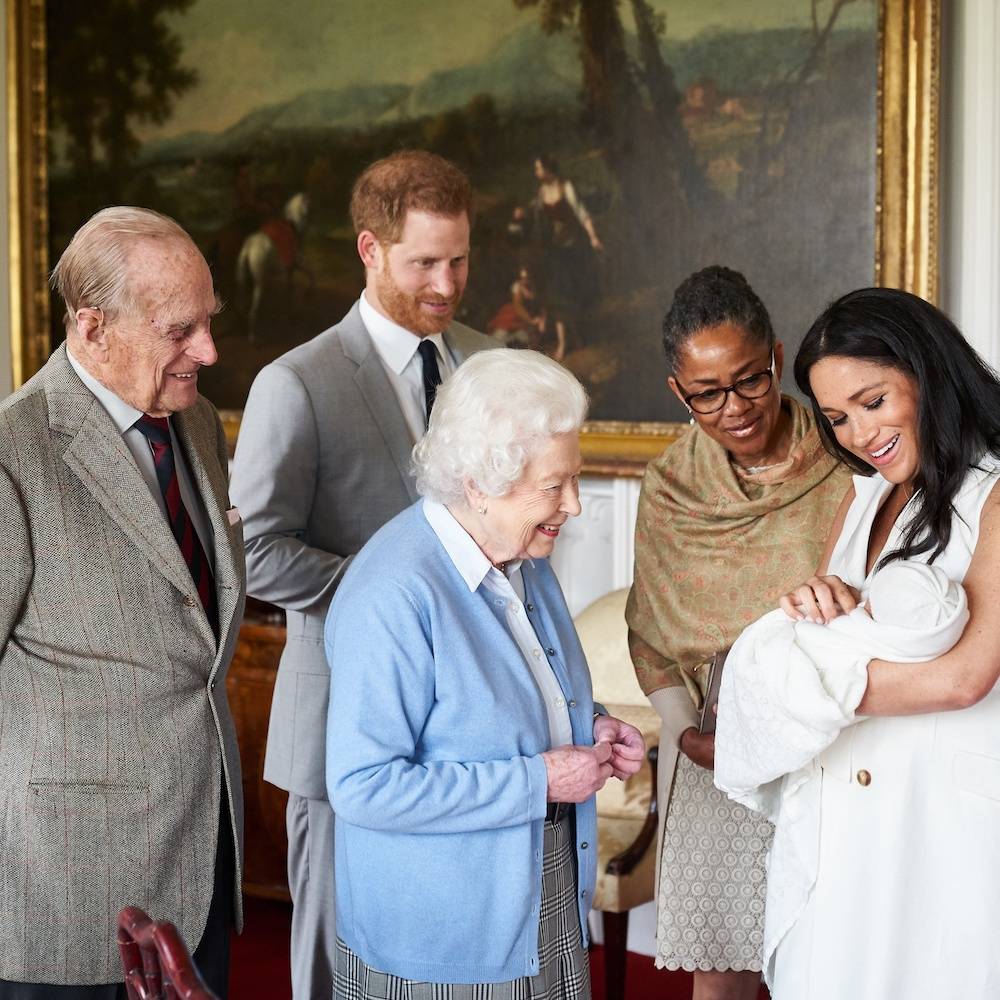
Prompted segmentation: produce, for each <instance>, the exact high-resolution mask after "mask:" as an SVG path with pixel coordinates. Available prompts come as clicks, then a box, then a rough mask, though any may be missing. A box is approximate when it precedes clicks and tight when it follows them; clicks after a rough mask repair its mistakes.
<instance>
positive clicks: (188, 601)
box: [184, 594, 198, 608]
mask: <svg viewBox="0 0 1000 1000" xmlns="http://www.w3.org/2000/svg"><path fill="white" fill-rule="evenodd" d="M197 603H198V602H197V601H196V600H195V599H194V598H193V597H191V596H190V595H188V594H185V595H184V607H186V608H193V607H194V606H195V604H197Z"/></svg>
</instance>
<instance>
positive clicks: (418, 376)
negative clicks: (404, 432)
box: [358, 292, 458, 444]
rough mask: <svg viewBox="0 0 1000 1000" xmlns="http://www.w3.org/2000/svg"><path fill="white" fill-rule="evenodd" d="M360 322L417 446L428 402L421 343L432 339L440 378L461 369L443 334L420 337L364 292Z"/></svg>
mask: <svg viewBox="0 0 1000 1000" xmlns="http://www.w3.org/2000/svg"><path fill="white" fill-rule="evenodd" d="M358 305H359V307H360V309H361V320H362V322H363V323H364V324H365V327H366V328H367V329H368V332H369V333H370V334H371V338H372V341H373V342H374V344H375V350H376V351H377V352H378V356H379V359H380V360H381V362H382V367H383V368H384V369H385V373H386V375H387V376H388V377H389V384H390V385H391V386H392V391H393V392H394V393H395V394H396V399H397V400H398V401H399V408H400V409H401V410H402V411H403V419H404V420H405V421H406V426H407V428H408V429H409V431H410V435H411V436H412V438H413V443H414V444H416V443H417V441H419V440H420V439H421V438H422V437H423V436H424V431H425V430H427V402H426V397H425V396H424V365H423V361H422V360H421V358H420V355H419V354H418V353H417V348H418V347H419V346H420V341H421V340H429V341H430V342H431V343H432V344H433V345H434V347H435V348H436V349H437V355H438V368H439V369H440V371H441V378H442V380H443V379H446V378H447V377H448V376H449V375H450V374H451V373H452V372H453V371H454V370H455V369H456V368H457V367H458V366H457V365H456V364H455V359H454V358H453V357H452V356H451V352H450V351H449V350H448V346H447V345H446V344H445V342H444V335H443V334H440V333H432V334H430V335H429V336H427V337H418V336H417V335H416V334H415V333H411V332H410V331H409V330H407V329H406V328H405V327H402V326H400V325H399V324H398V323H393V321H392V320H391V319H388V318H387V317H385V316H383V315H382V314H381V313H380V312H379V311H378V310H377V309H376V308H375V307H374V306H373V305H372V304H371V303H370V302H369V301H368V299H367V297H366V296H365V293H364V292H362V293H361V298H360V300H359V301H358Z"/></svg>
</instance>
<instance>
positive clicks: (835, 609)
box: [778, 576, 861, 625]
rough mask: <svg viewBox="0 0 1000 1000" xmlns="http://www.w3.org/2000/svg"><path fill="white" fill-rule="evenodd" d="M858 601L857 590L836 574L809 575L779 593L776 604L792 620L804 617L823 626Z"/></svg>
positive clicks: (851, 609)
mask: <svg viewBox="0 0 1000 1000" xmlns="http://www.w3.org/2000/svg"><path fill="white" fill-rule="evenodd" d="M860 601H861V593H860V591H858V590H855V589H854V587H850V586H848V585H847V584H846V583H844V581H843V580H841V579H840V577H839V576H813V577H810V578H809V579H808V580H806V582H805V583H803V584H802V585H801V586H799V587H796V588H795V589H794V590H790V591H789V592H788V593H787V594H783V595H782V596H781V598H780V599H779V601H778V605H779V607H780V608H781V610H782V611H784V612H785V614H786V615H788V617H789V618H791V619H792V621H796V622H800V621H804V620H808V621H811V622H814V623H815V624H817V625H826V624H828V623H829V622H832V621H833V619H834V618H837V617H839V616H840V615H846V614H849V613H850V612H851V611H853V610H854V609H855V608H856V607H857V606H858V604H859V603H860Z"/></svg>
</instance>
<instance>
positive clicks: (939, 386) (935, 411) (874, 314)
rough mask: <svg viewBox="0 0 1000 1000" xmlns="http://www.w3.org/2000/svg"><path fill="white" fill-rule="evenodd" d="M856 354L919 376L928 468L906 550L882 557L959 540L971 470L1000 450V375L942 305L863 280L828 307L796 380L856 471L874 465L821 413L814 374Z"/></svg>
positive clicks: (802, 353) (922, 463) (834, 449)
mask: <svg viewBox="0 0 1000 1000" xmlns="http://www.w3.org/2000/svg"><path fill="white" fill-rule="evenodd" d="M831 356H833V357H845V358H853V359H856V360H859V361H871V362H873V363H875V364H877V365H883V366H886V367H889V368H895V369H896V370H898V371H901V372H904V373H905V374H907V375H911V376H912V377H913V378H914V379H915V380H916V383H917V388H918V393H917V399H918V402H917V433H918V436H919V455H920V458H919V467H918V469H917V475H916V478H915V480H914V484H913V485H914V489H915V491H919V492H918V493H917V492H915V494H914V496H915V499H914V504H915V505H916V511H915V513H914V516H913V517H912V519H911V520H910V522H909V524H908V525H907V528H906V530H905V531H904V533H903V537H902V541H901V543H900V545H899V547H898V548H896V549H894V550H893V551H891V552H889V553H887V554H886V555H885V556H883V558H882V559H881V560H880V561H879V564H878V568H879V569H881V568H882V567H883V566H884V565H885V564H886V563H888V562H891V561H892V560H894V559H908V558H910V557H911V556H915V555H921V554H923V553H924V552H930V554H931V555H930V561H931V562H933V561H934V559H936V558H937V556H939V555H940V554H941V553H942V552H943V551H944V549H945V548H946V546H947V545H948V541H949V540H950V538H951V522H952V517H953V516H954V515H955V511H954V507H953V506H952V501H953V500H954V499H955V495H956V494H957V493H958V490H959V488H960V487H961V485H962V481H963V479H964V478H965V476H966V474H967V473H968V471H969V469H970V468H972V467H974V466H976V465H977V463H978V462H980V461H981V460H982V458H983V457H984V456H985V455H986V454H992V455H996V456H1000V380H998V378H997V375H996V373H995V372H994V371H993V369H992V368H990V367H989V365H987V364H986V362H985V361H983V359H982V358H981V357H980V356H979V355H978V354H977V353H976V352H975V351H974V350H973V349H972V347H971V346H970V345H969V343H968V342H967V341H966V339H965V338H964V337H963V336H962V334H961V333H960V332H959V329H958V327H956V326H955V324H954V323H952V321H951V320H950V319H948V317H947V316H945V314H944V313H943V312H941V310H940V309H937V308H935V307H934V306H932V305H931V304H930V303H929V302H925V301H924V300H923V299H921V298H919V297H918V296H916V295H911V294H910V293H909V292H902V291H899V290H898V289H895V288H861V289H858V291H856V292H850V293H849V294H847V295H845V296H843V297H842V298H839V299H837V300H836V302H834V303H832V305H830V306H828V307H827V308H826V310H825V311H824V312H823V314H822V315H821V316H820V317H819V319H817V320H816V322H815V323H813V325H812V327H811V328H810V330H809V332H808V333H807V334H806V336H805V339H804V340H803V341H802V346H801V347H800V348H799V352H798V354H797V355H796V357H795V382H796V384H797V385H798V387H799V389H800V390H801V391H802V392H803V393H804V394H805V395H806V396H808V397H809V400H810V401H811V403H812V408H813V413H814V414H815V416H816V423H817V425H818V427H819V432H820V436H821V437H822V439H823V444H824V445H825V446H826V449H827V451H829V452H830V453H831V454H833V455H834V456H836V457H837V458H839V459H840V460H841V461H843V462H844V463H845V464H847V465H848V466H850V467H851V468H852V469H854V470H855V471H856V472H859V473H861V474H863V475H869V476H870V475H871V474H872V473H873V472H874V467H873V466H871V465H869V464H868V463H867V462H864V461H862V460H861V459H859V458H858V457H857V455H855V454H853V453H852V452H850V451H848V450H847V449H846V448H843V447H841V446H840V444H838V442H837V438H836V435H835V434H834V432H833V428H832V427H831V426H830V422H829V421H828V420H827V418H826V417H825V416H823V414H822V413H821V412H820V408H819V405H818V403H817V402H816V397H815V395H814V394H813V391H812V386H811V385H810V383H809V373H810V371H811V370H812V367H813V365H815V364H816V362H817V361H819V360H821V359H822V358H827V357H831Z"/></svg>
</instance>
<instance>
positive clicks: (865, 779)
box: [858, 768, 872, 788]
mask: <svg viewBox="0 0 1000 1000" xmlns="http://www.w3.org/2000/svg"><path fill="white" fill-rule="evenodd" d="M871 783H872V776H871V772H870V771H866V770H864V768H862V769H861V770H860V771H858V784H859V785H861V786H862V787H863V788H867V787H868V786H869V785H870V784H871Z"/></svg>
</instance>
